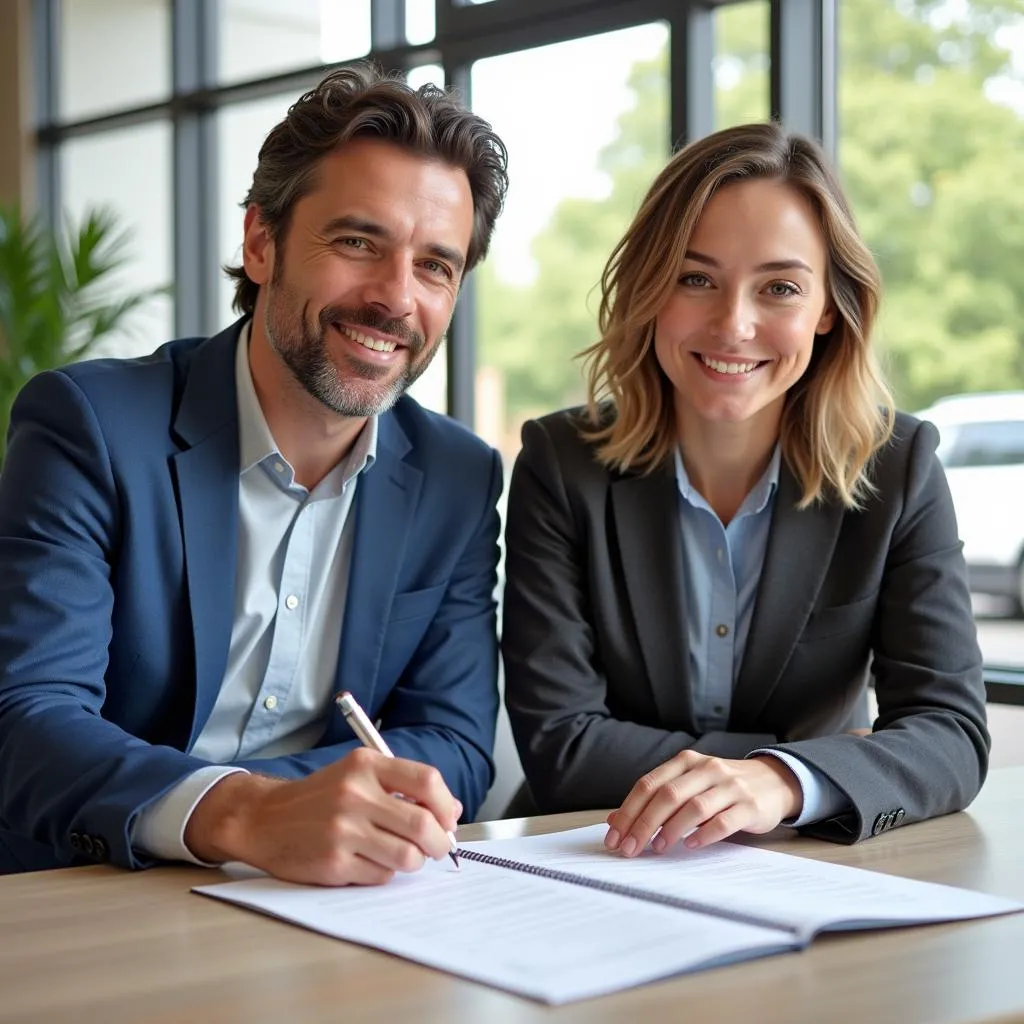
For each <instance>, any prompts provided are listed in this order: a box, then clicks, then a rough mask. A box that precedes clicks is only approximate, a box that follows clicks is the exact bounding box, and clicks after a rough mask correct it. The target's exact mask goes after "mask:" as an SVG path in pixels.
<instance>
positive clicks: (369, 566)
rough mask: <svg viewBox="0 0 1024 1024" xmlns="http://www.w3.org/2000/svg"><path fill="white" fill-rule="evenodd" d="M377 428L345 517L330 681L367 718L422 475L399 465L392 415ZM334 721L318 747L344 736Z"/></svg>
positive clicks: (400, 448) (405, 446)
mask: <svg viewBox="0 0 1024 1024" xmlns="http://www.w3.org/2000/svg"><path fill="white" fill-rule="evenodd" d="M378 428H379V430H378V439H377V460H376V462H375V463H374V464H373V466H371V467H370V469H369V470H368V471H367V472H366V473H364V474H363V475H362V476H360V477H359V484H358V487H357V490H356V497H355V507H354V508H353V509H352V512H351V513H350V514H352V515H354V516H355V536H354V537H353V540H352V564H351V568H350V570H349V580H348V600H347V601H346V602H345V621H344V624H343V626H342V631H341V637H340V646H339V650H338V670H337V676H336V680H335V682H336V687H337V689H338V690H342V689H345V690H349V691H350V692H351V693H352V694H353V695H354V696H355V697H356V699H357V700H358V701H359V702H360V704H362V706H363V707H364V708H366V709H367V711H369V712H370V714H371V716H372V715H373V713H374V711H375V710H376V704H375V702H374V696H373V694H374V688H375V684H376V681H377V672H378V669H379V667H380V661H381V655H382V654H383V650H384V634H385V632H386V629H387V624H388V618H389V616H390V614H391V602H392V599H393V598H394V596H395V591H396V589H397V587H398V577H399V571H400V569H401V567H402V563H403V561H404V559H405V552H406V545H407V544H408V543H409V536H410V534H411V533H412V529H413V518H414V516H415V513H416V507H417V504H418V503H419V497H420V489H421V487H422V484H423V474H422V472H421V471H420V470H418V469H417V468H415V467H414V466H411V465H409V464H408V463H407V462H404V461H403V458H404V456H405V454H406V453H407V452H408V451H409V448H410V444H409V440H408V438H407V437H406V435H405V432H404V431H403V430H402V428H401V427H400V426H399V424H398V421H397V420H396V419H395V416H394V414H393V413H386V414H385V415H383V416H381V418H380V421H379V423H378ZM412 543H415V540H413V541H412ZM340 721H341V716H340V715H332V716H331V718H330V726H329V727H328V731H327V734H326V735H325V737H324V739H323V740H322V742H324V743H330V742H335V741H336V740H337V739H338V738H341V737H342V736H348V735H349V733H348V732H347V731H341V730H340ZM346 730H347V727H346Z"/></svg>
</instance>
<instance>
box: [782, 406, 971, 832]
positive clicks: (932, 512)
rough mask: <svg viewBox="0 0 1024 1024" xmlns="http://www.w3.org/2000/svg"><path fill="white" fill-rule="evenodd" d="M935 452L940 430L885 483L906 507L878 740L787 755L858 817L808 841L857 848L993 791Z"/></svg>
mask: <svg viewBox="0 0 1024 1024" xmlns="http://www.w3.org/2000/svg"><path fill="white" fill-rule="evenodd" d="M937 440H938V437H937V433H936V431H935V429H934V427H932V425H931V424H928V423H922V424H919V425H917V429H916V430H914V431H913V434H912V436H911V437H910V439H909V444H908V449H909V450H908V457H907V458H906V459H905V460H904V461H903V462H902V464H896V463H894V462H890V463H889V464H888V465H884V466H880V467H879V469H880V472H879V474H878V476H877V477H876V479H877V484H878V488H879V492H880V494H881V495H882V496H883V497H884V496H887V495H894V496H898V500H899V511H898V515H897V516H896V518H895V524H894V527H893V529H892V532H891V538H890V542H889V547H888V551H887V552H886V553H885V561H884V569H883V572H882V580H881V587H880V589H879V593H878V599H877V605H876V607H875V610H874V617H873V626H872V631H871V655H872V658H873V661H872V665H871V671H872V674H873V675H874V680H875V693H876V696H877V698H878V718H877V720H876V721H875V723H874V729H873V732H872V734H871V735H870V736H867V737H864V738H857V737H851V736H846V735H831V736H821V737H816V738H810V739H804V740H800V741H798V742H793V743H785V744H781V745H780V746H779V749H782V750H787V751H789V752H790V753H792V754H795V755H796V756H798V757H800V758H801V759H802V760H804V761H805V762H806V763H807V764H809V765H811V766H813V767H814V768H817V769H818V770H819V771H820V772H822V774H824V775H826V776H827V777H828V778H829V779H831V780H832V781H833V782H834V783H835V784H836V785H837V786H838V787H839V788H840V789H842V790H843V791H844V792H845V793H846V795H847V796H848V798H849V800H850V803H851V805H852V808H853V809H852V811H851V812H849V813H847V814H844V815H842V816H840V817H837V818H834V819H831V820H828V821H823V822H818V823H816V824H812V825H808V826H806V828H804V829H802V830H801V831H803V832H805V833H806V834H808V835H813V836H815V837H818V838H821V839H829V840H833V841H838V842H855V841H857V840H859V839H863V838H865V837H867V836H870V835H872V834H873V833H877V832H879V831H884V830H885V829H886V828H888V827H891V825H892V823H893V818H894V816H896V815H898V823H899V824H902V823H908V824H909V823H910V822H913V821H920V820H923V819H925V818H932V817H935V816H937V815H941V814H948V813H950V812H951V811H958V810H962V809H963V808H965V807H966V806H967V805H968V804H969V803H970V802H971V800H973V799H974V797H975V796H976V795H977V793H978V790H979V789H980V788H981V785H982V783H983V782H984V780H985V775H986V772H987V769H988V754H989V749H990V746H991V739H990V737H989V733H988V729H987V723H986V713H985V687H984V681H983V678H982V661H981V651H980V649H979V647H978V639H977V629H976V627H975V623H974V617H973V613H972V610H971V601H970V593H969V591H968V587H967V573H966V568H965V565H964V560H963V554H962V547H963V545H962V544H961V542H960V539H959V535H958V532H957V524H956V514H955V512H954V510H953V502H952V499H951V497H950V493H949V487H948V484H947V482H946V476H945V473H944V471H943V469H942V467H941V465H940V464H939V461H938V459H937V457H936V456H935V447H936V443H937ZM897 469H901V470H902V471H903V475H902V478H898V477H897V475H896V471H897ZM880 819H882V825H881V827H879V824H878V823H879V821H880Z"/></svg>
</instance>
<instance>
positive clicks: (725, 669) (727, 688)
mask: <svg viewBox="0 0 1024 1024" xmlns="http://www.w3.org/2000/svg"><path fill="white" fill-rule="evenodd" d="M780 462H781V450H780V449H779V447H778V446H777V445H776V447H775V451H774V453H773V454H772V458H771V462H769V464H768V468H767V469H766V470H765V471H764V473H763V475H762V476H761V479H760V480H758V482H757V483H756V484H755V485H754V488H753V490H751V492H750V493H749V494H748V495H747V496H746V498H744V500H743V503H742V504H741V505H740V507H739V509H738V511H737V512H736V515H735V516H733V518H732V519H731V520H730V521H729V525H728V526H723V525H722V521H721V520H720V519H719V518H718V515H717V514H716V513H715V511H714V509H712V508H711V506H710V505H709V504H708V503H707V501H705V499H704V497H703V495H701V494H700V492H699V491H698V490H697V489H696V488H695V487H694V486H693V484H692V483H691V482H690V478H689V476H688V475H687V472H686V467H685V466H684V465H683V459H682V456H681V454H680V453H679V451H678V450H677V451H676V455H675V466H676V482H677V484H678V487H679V496H680V501H679V522H680V530H681V532H682V541H683V562H684V565H685V567H686V572H685V574H684V579H685V582H684V589H685V597H686V611H687V622H686V632H687V641H688V642H687V648H688V650H689V672H690V681H691V686H692V688H693V703H694V713H695V715H696V718H697V725H698V726H699V728H700V729H701V731H702V732H710V731H712V730H715V731H717V730H727V729H728V725H729V712H730V710H731V708H732V693H733V688H734V687H735V685H736V680H737V678H738V676H739V670H740V665H741V664H742V663H743V652H744V650H745V649H746V645H747V634H748V633H749V632H750V622H751V619H752V618H753V614H754V602H755V599H756V597H757V588H758V584H759V583H760V581H761V567H762V565H763V564H764V556H765V551H766V549H767V546H768V533H769V531H770V530H771V524H772V512H773V510H774V507H775V494H776V492H777V490H778V484H779V466H780ZM755 754H768V755H771V756H772V757H777V758H779V759H780V760H781V761H782V762H783V763H784V764H785V765H786V766H787V767H788V768H789V769H790V770H791V771H792V772H793V774H794V775H796V777H797V779H798V781H799V782H800V789H801V791H802V792H803V808H802V810H801V812H800V814H799V816H798V817H796V818H794V819H790V820H788V821H786V822H785V824H787V825H793V826H799V825H808V824H810V823H811V822H814V821H822V820H823V819H825V818H829V817H832V816H833V815H834V814H836V813H838V812H839V811H841V810H843V809H844V808H845V807H847V806H848V803H849V802H848V801H847V799H846V797H845V796H844V795H843V793H842V792H841V791H840V790H839V789H838V788H836V786H835V785H833V783H832V782H831V781H830V780H829V779H827V778H826V777H825V776H824V775H822V774H821V773H820V772H818V771H817V770H816V769H814V768H812V767H811V766H810V765H808V764H807V763H806V762H804V761H801V760H800V758H798V757H795V756H794V755H792V754H788V753H786V752H784V751H780V750H754V751H751V753H750V754H748V755H747V756H748V757H753V756H754V755H755Z"/></svg>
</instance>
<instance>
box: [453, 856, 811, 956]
mask: <svg viewBox="0 0 1024 1024" xmlns="http://www.w3.org/2000/svg"><path fill="white" fill-rule="evenodd" d="M459 859H460V860H472V861H476V862H477V863H479V864H490V865H492V866H493V867H497V868H508V869H509V870H510V871H521V872H522V873H523V874H525V875H536V876H538V877H540V878H553V879H554V880H555V881H556V882H568V883H569V884H570V885H582V886H584V887H586V888H587V889H597V890H598V891H600V892H610V893H614V894H615V895H617V896H629V897H631V898H632V899H637V900H646V901H647V902H648V903H660V904H662V905H663V906H666V907H675V908H676V909H677V910H689V911H692V912H694V913H697V914H707V915H710V916H711V917H720V918H725V919H726V920H728V921H736V922H738V923H739V924H750V925H755V926H757V927H758V928H774V929H776V930H777V931H784V932H788V933H789V934H790V935H793V936H795V937H796V938H803V932H802V929H800V928H799V927H796V926H794V925H792V924H788V923H785V922H780V921H773V920H772V919H771V918H767V917H758V916H756V915H755V914H745V913H743V911H740V910H731V909H729V908H726V907H714V906H711V904H708V903H701V902H700V901H699V900H690V899H685V898H684V897H682V896H668V895H666V894H664V893H656V892H649V891H648V890H647V889H637V888H635V887H634V886H632V885H622V884H620V883H619V882H605V881H602V880H600V879H597V878H587V877H586V875H574V874H573V873H572V872H570V871H559V870H558V869H557V868H546V867H543V866H541V865H540V864H524V863H522V861H518V860H509V859H508V858H507V857H495V856H493V855H492V854H489V853H480V852H478V851H477V850H467V849H466V848H465V847H460V848H459Z"/></svg>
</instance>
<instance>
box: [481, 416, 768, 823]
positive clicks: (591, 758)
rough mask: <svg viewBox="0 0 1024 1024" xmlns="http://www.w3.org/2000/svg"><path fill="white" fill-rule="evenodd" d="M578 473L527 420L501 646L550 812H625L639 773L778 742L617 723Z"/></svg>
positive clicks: (512, 712) (525, 742) (509, 531)
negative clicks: (572, 477)
mask: <svg viewBox="0 0 1024 1024" xmlns="http://www.w3.org/2000/svg"><path fill="white" fill-rule="evenodd" d="M588 457H589V455H588ZM569 460H570V457H569V456H566V457H565V462H566V463H568V462H569ZM569 472H570V470H569V469H566V468H565V464H564V463H563V460H562V459H561V458H560V453H559V452H558V451H556V447H555V444H554V443H553V440H552V437H551V435H550V434H549V432H548V430H547V429H546V426H545V424H544V423H539V422H536V421H529V422H527V423H526V424H525V426H524V427H523V448H522V451H521V452H520V454H519V457H518V458H517V460H516V464H515V468H514V469H513V472H512V480H511V484H510V488H509V499H508V518H507V524H506V529H505V546H506V553H505V574H506V580H505V596H504V605H503V617H502V642H501V647H502V657H503V660H504V666H505V703H506V706H507V708H508V713H509V720H510V723H511V726H512V731H513V735H514V737H515V741H516V746H517V748H518V750H519V756H520V760H521V762H522V765H523V771H524V774H525V775H526V780H527V782H528V784H529V787H530V791H531V795H532V796H533V799H534V801H535V802H536V804H537V806H538V807H539V809H540V810H541V811H544V812H553V811H564V810H579V809H582V808H604V807H617V806H618V805H619V804H621V803H622V801H623V800H624V799H625V798H626V795H627V794H628V793H629V791H630V790H631V789H632V788H633V785H634V784H635V783H636V781H637V780H638V779H639V778H641V776H643V775H644V774H646V773H647V772H649V771H651V770H652V769H654V768H656V767H657V766H658V765H660V764H662V763H664V762H665V761H667V760H668V759H669V758H671V757H673V756H675V755H676V754H678V753H679V752H680V751H682V750H686V749H688V748H691V747H693V748H694V749H697V750H700V751H701V752H702V753H709V754H715V755H718V756H723V757H743V756H744V755H745V754H747V753H749V752H750V751H751V750H754V749H756V748H757V747H759V746H764V745H766V744H769V743H774V742H775V739H776V737H775V736H769V735H752V734H751V735H747V734H738V733H727V732H716V733H711V734H708V736H707V737H702V738H700V739H698V737H696V736H692V735H690V734H689V733H687V732H683V731H673V730H669V729H664V728H659V727H657V726H653V725H647V724H641V723H639V722H633V721H626V720H623V719H620V718H616V717H615V716H614V714H613V713H612V711H611V710H610V708H609V703H608V684H607V680H606V677H605V675H604V673H603V671H602V668H601V659H600V652H599V649H598V641H597V636H596V630H595V625H594V619H593V611H592V608H593V602H594V600H595V595H594V594H593V593H592V592H591V591H590V589H589V587H588V583H587V574H586V570H585V564H586V559H587V554H586V550H587V545H586V538H585V536H584V531H585V530H586V529H587V527H586V526H585V525H584V516H583V514H582V512H581V511H579V510H578V509H577V507H576V504H577V500H578V499H576V497H575V488H576V484H577V483H578V482H577V481H568V480H567V479H566V474H567V473H569ZM596 528H598V529H599V528H600V527H599V526H598V527H596ZM638 671H641V670H639V669H638ZM702 740H706V745H705V746H702V745H701V742H702Z"/></svg>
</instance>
